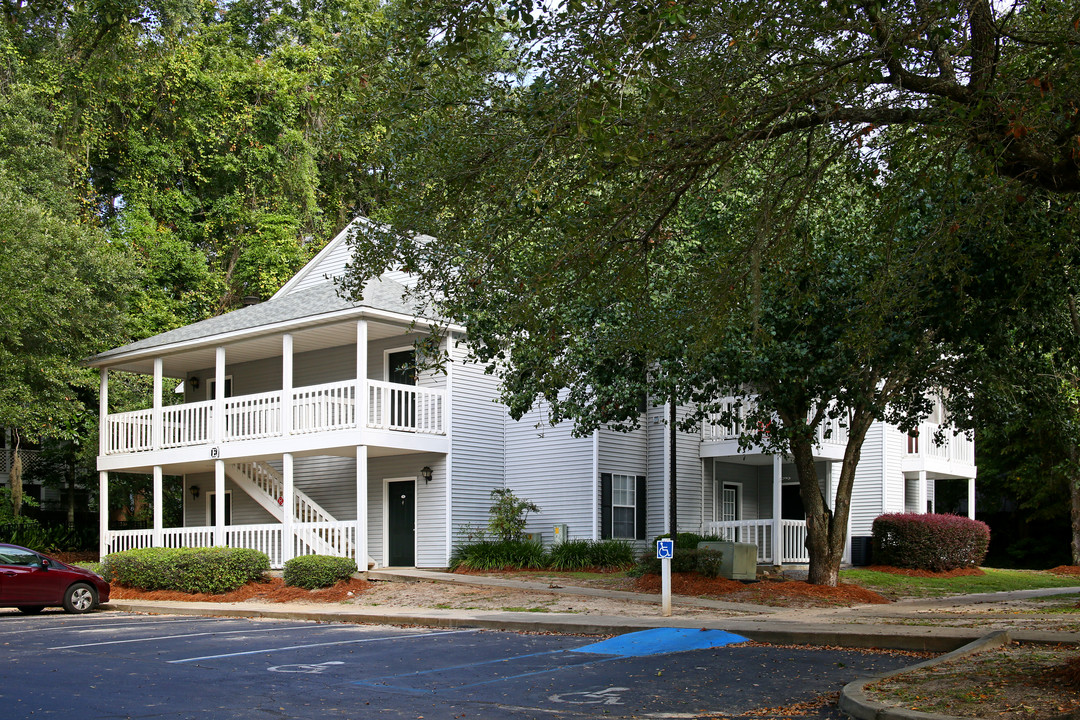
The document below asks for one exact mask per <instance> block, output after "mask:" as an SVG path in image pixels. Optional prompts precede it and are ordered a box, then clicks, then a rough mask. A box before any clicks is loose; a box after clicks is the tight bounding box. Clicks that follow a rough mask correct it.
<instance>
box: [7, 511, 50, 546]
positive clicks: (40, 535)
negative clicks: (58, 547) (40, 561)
mask: <svg viewBox="0 0 1080 720" xmlns="http://www.w3.org/2000/svg"><path fill="white" fill-rule="evenodd" d="M0 542H6V543H11V544H12V545H22V546H23V547H28V548H31V549H32V550H40V551H42V552H45V551H47V550H51V549H52V548H50V547H49V543H48V535H47V533H46V532H45V528H43V527H41V524H40V523H39V522H38V521H37V520H35V519H34V518H28V517H17V518H11V519H8V520H5V521H3V522H2V523H0Z"/></svg>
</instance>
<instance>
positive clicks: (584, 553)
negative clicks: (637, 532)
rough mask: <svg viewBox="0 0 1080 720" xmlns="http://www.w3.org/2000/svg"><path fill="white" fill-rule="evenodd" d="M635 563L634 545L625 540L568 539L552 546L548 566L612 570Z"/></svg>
mask: <svg viewBox="0 0 1080 720" xmlns="http://www.w3.org/2000/svg"><path fill="white" fill-rule="evenodd" d="M633 564H634V546H633V545H631V544H630V543H628V542H626V541H625V540H596V541H594V540H567V541H566V542H562V543H559V544H558V545H552V546H551V550H550V551H549V553H548V562H547V567H549V568H551V569H552V570H582V569H584V568H600V569H602V570H612V569H619V568H624V567H627V566H628V565H633Z"/></svg>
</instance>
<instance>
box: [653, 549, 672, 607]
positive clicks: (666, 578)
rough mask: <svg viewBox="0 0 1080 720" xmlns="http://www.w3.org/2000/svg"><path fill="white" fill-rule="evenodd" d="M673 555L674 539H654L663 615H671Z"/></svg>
mask: <svg viewBox="0 0 1080 720" xmlns="http://www.w3.org/2000/svg"><path fill="white" fill-rule="evenodd" d="M674 555H675V541H674V540H672V539H671V538H661V539H660V540H657V541H656V557H657V559H658V560H660V577H661V597H662V602H663V616H664V617H671V558H672V556H674Z"/></svg>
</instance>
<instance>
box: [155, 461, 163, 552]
mask: <svg viewBox="0 0 1080 720" xmlns="http://www.w3.org/2000/svg"><path fill="white" fill-rule="evenodd" d="M162 484H163V483H162V478H161V466H160V465H155V466H154V547H161V526H162V517H163V513H162V508H161V504H162V496H163V495H164V493H163V492H162V487H161V486H162Z"/></svg>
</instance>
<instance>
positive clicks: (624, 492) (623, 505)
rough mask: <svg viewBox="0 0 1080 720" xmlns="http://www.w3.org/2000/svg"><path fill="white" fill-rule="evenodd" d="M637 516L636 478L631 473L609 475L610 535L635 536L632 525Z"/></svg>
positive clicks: (631, 537) (617, 536)
mask: <svg viewBox="0 0 1080 720" xmlns="http://www.w3.org/2000/svg"><path fill="white" fill-rule="evenodd" d="M636 516H637V479H636V478H635V477H634V476H633V475H619V474H617V473H612V475H611V535H612V537H616V538H630V539H633V538H635V537H637V533H636V528H635V525H634V522H635V519H636Z"/></svg>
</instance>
